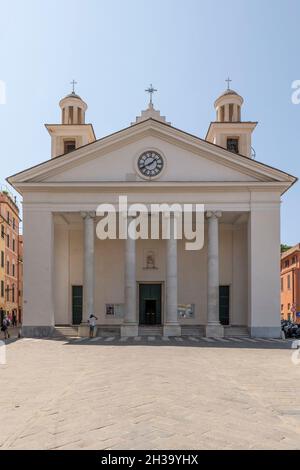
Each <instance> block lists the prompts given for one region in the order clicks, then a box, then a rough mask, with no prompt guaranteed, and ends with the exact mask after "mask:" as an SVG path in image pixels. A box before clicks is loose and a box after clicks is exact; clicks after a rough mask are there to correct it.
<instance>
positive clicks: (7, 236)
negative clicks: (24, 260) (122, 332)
mask: <svg viewBox="0 0 300 470" xmlns="http://www.w3.org/2000/svg"><path fill="white" fill-rule="evenodd" d="M6 246H7V248H9V233H8V234H7V235H6Z"/></svg>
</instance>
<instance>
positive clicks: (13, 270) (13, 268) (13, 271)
mask: <svg viewBox="0 0 300 470" xmlns="http://www.w3.org/2000/svg"><path fill="white" fill-rule="evenodd" d="M12 275H13V276H14V277H15V265H14V264H13V265H12Z"/></svg>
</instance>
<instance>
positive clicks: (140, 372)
mask: <svg viewBox="0 0 300 470" xmlns="http://www.w3.org/2000/svg"><path fill="white" fill-rule="evenodd" d="M6 352H7V363H6V365H0V383H1V396H0V422H1V433H0V449H275V448H276V449H299V448H300V397H299V393H298V388H299V383H300V364H299V365H295V364H294V363H293V362H292V361H291V355H292V352H293V351H292V349H291V342H290V341H283V340H251V339H250V338H245V339H241V338H231V339H223V340H222V341H221V340H216V339H212V338H208V339H205V338H197V337H189V338H186V339H182V338H177V339H176V338H172V339H169V340H164V339H162V338H157V337H145V338H141V337H140V338H135V339H126V338H125V339H124V338H116V337H106V338H95V339H93V340H88V339H75V338H73V339H69V340H67V339H60V340H50V339H49V340H46V339H19V340H17V339H13V340H10V341H9V342H8V344H7V348H6Z"/></svg>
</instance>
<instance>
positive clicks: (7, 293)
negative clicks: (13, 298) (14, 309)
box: [6, 286, 9, 302]
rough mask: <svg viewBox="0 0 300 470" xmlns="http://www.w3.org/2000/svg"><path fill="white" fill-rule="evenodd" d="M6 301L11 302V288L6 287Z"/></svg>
mask: <svg viewBox="0 0 300 470" xmlns="http://www.w3.org/2000/svg"><path fill="white" fill-rule="evenodd" d="M6 300H7V302H9V286H6Z"/></svg>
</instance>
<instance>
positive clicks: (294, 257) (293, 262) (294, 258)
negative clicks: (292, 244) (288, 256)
mask: <svg viewBox="0 0 300 470" xmlns="http://www.w3.org/2000/svg"><path fill="white" fill-rule="evenodd" d="M295 263H296V256H293V257H292V264H295Z"/></svg>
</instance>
